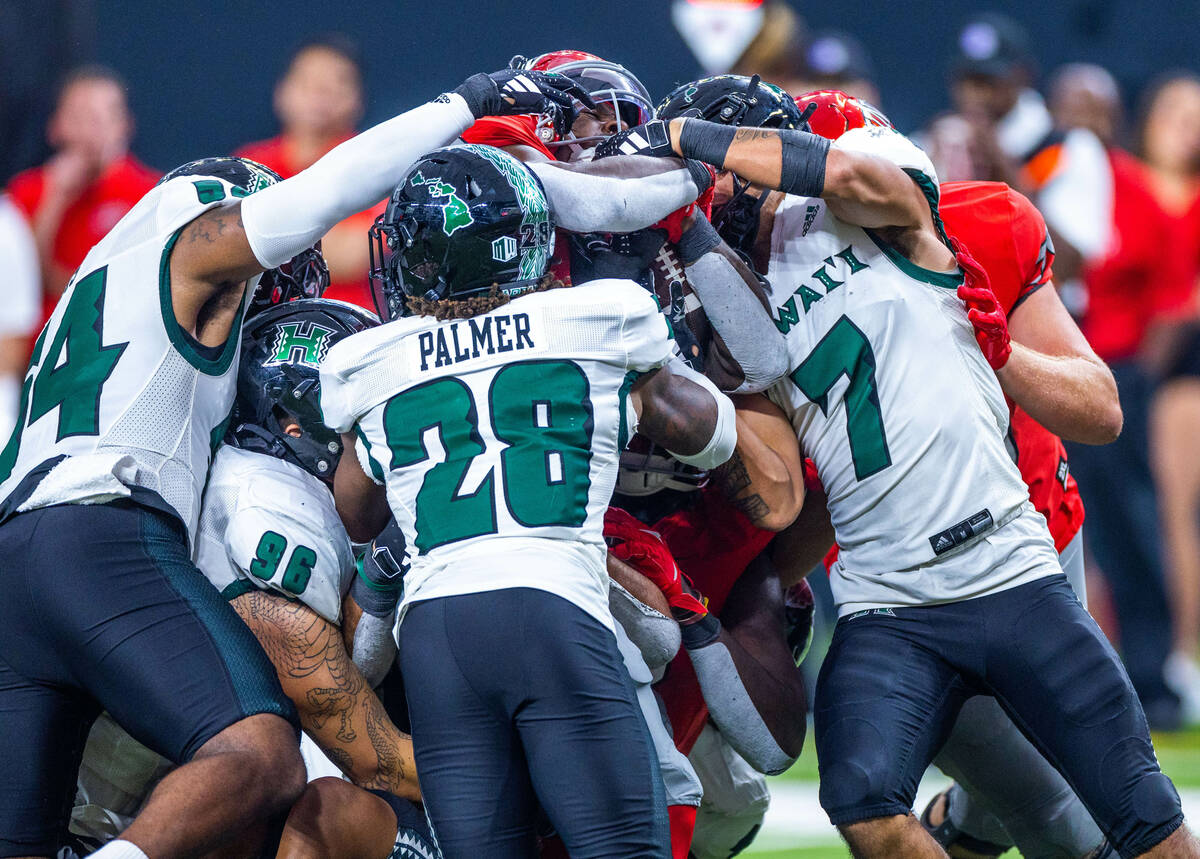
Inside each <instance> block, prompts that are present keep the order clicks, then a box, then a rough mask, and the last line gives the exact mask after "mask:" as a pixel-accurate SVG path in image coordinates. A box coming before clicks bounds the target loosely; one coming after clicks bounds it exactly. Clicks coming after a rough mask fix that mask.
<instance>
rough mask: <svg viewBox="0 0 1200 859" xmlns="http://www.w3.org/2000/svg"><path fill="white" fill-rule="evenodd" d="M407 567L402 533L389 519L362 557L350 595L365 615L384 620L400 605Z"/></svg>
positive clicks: (394, 522) (392, 520) (393, 520)
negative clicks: (383, 618)
mask: <svg viewBox="0 0 1200 859" xmlns="http://www.w3.org/2000/svg"><path fill="white" fill-rule="evenodd" d="M408 566H409V565H408V560H407V553H406V551H405V540H404V532H403V531H401V530H400V526H399V525H397V524H396V520H395V519H389V520H388V523H387V525H385V526H384V529H383V530H382V531H381V532H380V533H379V536H378V537H376V538H375V540H374V541H373V542H372V543H371V545H370V547H369V548H368V550H367V553H366V554H365V555H364V556H363V560H362V567H361V568H360V570H359V573H358V575H357V576H355V578H354V582H353V583H352V584H351V586H350V595H351V596H352V597H353V598H354V601H355V602H356V603H358V606H359V608H361V609H362V610H363V611H365V612H366V613H367V614H371V615H375V616H376V617H387V616H388V615H389V614H391V613H392V612H393V611H395V609H396V604H397V603H398V602H399V601H400V593H401V591H402V590H403V589H404V575H405V573H407V572H408Z"/></svg>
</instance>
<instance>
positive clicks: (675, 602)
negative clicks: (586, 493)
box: [604, 507, 720, 646]
mask: <svg viewBox="0 0 1200 859" xmlns="http://www.w3.org/2000/svg"><path fill="white" fill-rule="evenodd" d="M604 537H605V540H606V541H607V542H608V544H609V548H608V551H609V552H611V553H612V554H613V556H614V557H616V558H618V559H619V560H621V561H624V562H625V563H626V564H628V565H629V566H631V567H633V568H634V569H635V570H637V571H638V572H639V573H641V574H642V575H643V576H645V577H646V578H648V579H649V580H650V581H651V582H653V583H654V586H655V587H656V588H658V589H659V590H660V591H662V593H663V596H665V597H666V598H667V604H668V605H669V606H670V607H671V615H672V617H674V618H675V620H676V621H677V622H678V623H679V625H680V626H681V627H682V628H683V631H684V636H685V639H686V638H687V635H688V632H687V631H688V629H689V627H693V626H695V627H697V629H699V628H701V627H703V628H704V629H705V637H707V636H706V633H707V631H708V627H709V626H712V627H715V631H714V632H713V634H712V638H715V637H716V633H717V632H719V631H720V626H719V625H718V624H716V623H715V621H716V618H713V617H711V616H710V615H709V613H708V605H707V602H706V601H705V600H704V598H703V597H702V596H700V594H699V593H697V591H696V590H695V588H693V587H692V583H691V582H689V581H688V580H687V577H686V576H684V575H683V573H681V572H680V570H679V567H678V566H676V564H675V558H674V557H673V556H672V555H671V550H670V549H668V548H667V544H666V543H664V542H663V539H662V537H660V536H659V535H658V534H656V533H655V532H654V531H651V530H649V529H648V528H646V527H645V526H644V525H643V524H642V523H641V522H639V521H638V520H637V519H634V518H633V517H632V516H630V515H629V514H628V513H626V512H625V511H624V510H622V509H620V508H619V507H609V508H608V510H607V512H605V514H604ZM706 620H711V621H713V622H714V623H712V624H706V623H704V621H706ZM709 640H711V638H710V639H709ZM706 643H707V642H706ZM689 646H690V645H689Z"/></svg>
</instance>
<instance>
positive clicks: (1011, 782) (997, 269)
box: [773, 91, 1121, 857]
mask: <svg viewBox="0 0 1200 859" xmlns="http://www.w3.org/2000/svg"><path fill="white" fill-rule="evenodd" d="M796 101H797V105H798V106H799V107H801V108H802V109H805V110H808V111H809V123H810V127H811V128H812V130H813V131H814V132H816V133H818V134H821V135H822V136H824V137H828V138H830V139H836V138H837V137H839V136H840V135H841V134H842V133H844V132H845V131H848V130H850V129H851V128H861V127H863V126H868V125H885V126H890V122H888V120H887V118H886V117H884V116H883V115H882V114H881V113H879V112H878V111H877V110H875V109H874V108H872V107H871V106H870V105H867V104H865V103H863V102H861V101H860V100H858V99H855V98H853V97H851V96H847V95H845V94H844V93H841V92H837V91H820V92H814V93H808V94H806V95H803V96H800V97H798V98H797V100H796ZM940 192H941V193H940V199H939V201H938V212H939V214H940V216H941V218H942V221H943V224H944V227H945V230H946V233H947V234H948V235H949V236H950V237H951V238H952V239H953V240H955V242H956V243H957V244H958V246H959V250H960V253H959V256H960V265H963V266H964V268H966V267H970V266H973V265H976V264H977V265H978V266H979V267H981V268H982V269H983V270H984V271H986V272H987V279H986V281H985V282H986V283H987V284H988V286H987V288H977V289H974V290H972V289H971V288H970V287H965V288H964V289H963V290H962V291H960V296H962V297H963V298H964V300H965V301H966V302H967V304H968V306H969V308H971V309H970V311H969V316H970V318H971V321H972V323H973V324H974V325H975V328H976V335H977V339H979V341H980V345H981V347H982V348H983V351H984V354H985V355H987V356H988V358H989V361H990V363H991V364H992V366H993V368H995V369H996V372H997V376H998V378H999V380H1000V384H1001V387H1002V388H1003V390H1004V392H1005V394H1006V396H1007V397H1008V399H1009V404H1010V409H1011V414H1012V419H1011V425H1010V437H1011V440H1012V444H1013V450H1014V455H1015V457H1016V461H1017V465H1018V467H1019V469H1020V471H1021V476H1022V477H1023V478H1024V479H1025V482H1026V483H1027V484H1028V485H1029V492H1030V499H1031V501H1032V502H1033V504H1034V506H1035V507H1036V508H1037V510H1038V511H1039V512H1041V513H1042V515H1043V516H1045V517H1046V519H1047V522H1048V524H1049V527H1050V532H1051V535H1052V536H1053V537H1054V541H1055V547H1056V548H1057V549H1058V551H1059V554H1060V557H1061V558H1062V564H1063V569H1064V572H1066V574H1067V578H1068V580H1069V581H1070V582H1071V585H1072V587H1073V588H1074V589H1075V591H1076V593H1077V594H1078V595H1079V597H1080V599H1081V600H1083V601H1084V602H1085V604H1086V592H1085V590H1084V580H1083V551H1082V537H1081V534H1080V528H1081V527H1082V525H1083V503H1082V501H1081V500H1080V498H1079V491H1078V488H1077V486H1076V484H1075V481H1074V479H1073V478H1072V477H1071V476H1070V473H1069V470H1068V467H1067V457H1066V452H1065V450H1064V448H1063V445H1062V441H1061V440H1060V438H1059V436H1058V435H1055V433H1056V432H1057V433H1059V434H1061V435H1062V436H1065V437H1067V438H1070V439H1074V440H1078V441H1080V442H1084V443H1090V444H1106V443H1108V442H1109V441H1112V440H1113V439H1114V438H1115V437H1116V435H1117V434H1118V433H1119V432H1120V429H1121V410H1120V405H1119V403H1118V401H1117V396H1116V386H1115V383H1114V382H1113V379H1112V374H1111V373H1110V372H1109V370H1108V368H1107V366H1106V365H1105V364H1104V363H1103V361H1101V360H1100V359H1099V358H1098V357H1097V356H1096V354H1095V353H1094V352H1093V351H1092V349H1091V347H1090V346H1088V344H1087V341H1086V340H1085V339H1084V337H1083V334H1082V333H1081V332H1080V331H1079V329H1078V327H1077V326H1076V325H1075V323H1074V321H1073V320H1072V319H1071V317H1070V315H1069V314H1068V313H1067V311H1066V309H1065V308H1064V307H1063V305H1062V302H1061V301H1060V300H1059V298H1058V294H1057V292H1056V290H1055V289H1054V288H1053V283H1052V278H1053V273H1052V270H1051V267H1052V264H1053V261H1054V248H1053V245H1052V244H1051V241H1050V237H1049V233H1048V231H1047V229H1046V224H1045V221H1044V220H1043V219H1042V216H1041V214H1040V213H1039V212H1038V211H1037V209H1036V208H1035V207H1034V206H1033V204H1032V203H1030V202H1029V200H1028V199H1027V198H1025V197H1024V196H1023V195H1021V194H1020V193H1018V192H1017V191H1014V190H1013V189H1011V188H1009V187H1008V186H1007V185H1005V184H1003V183H999V182H950V183H946V184H944V185H941V186H940ZM964 251H965V254H964ZM1047 286H1049V287H1050V288H1048V289H1047V288H1045V287H1047ZM1039 421H1040V423H1039ZM814 497H815V500H816V501H817V502H818V503H810V504H809V505H806V512H807V513H808V515H807V516H805V517H803V519H802V520H801V521H800V522H798V523H797V525H796V526H795V527H794V529H793V530H792V531H791V533H788V534H785V535H784V537H783V538H782V539H781V540H779V541H777V543H776V545H775V546H774V547H773V556H774V558H775V559H776V560H777V562H779V563H780V564H781V565H784V564H786V566H787V572H788V573H790V578H795V577H799V576H803V575H805V572H806V570H807V569H808V568H809V562H811V560H812V559H813V554H812V547H814V546H816V545H828V542H827V541H828V539H829V538H830V537H831V536H832V530H829V531H826V532H825V534H824V535H823V537H822V538H819V539H816V540H814V539H813V537H814V535H815V534H816V533H818V531H817V530H815V529H813V528H812V523H813V521H814V520H815V519H816V514H817V513H819V512H821V511H820V507H821V505H820V504H819V501H820V498H819V496H818V495H817V493H812V494H811V495H810V498H814ZM805 546H807V547H809V548H808V549H807V550H806V549H805V548H804V547H805ZM835 552H836V546H835V547H834V550H831V552H830V553H829V558H827V563H828V562H829V560H830V559H831V558H832V557H835ZM785 559H788V560H785ZM786 578H789V576H787V575H785V579H786ZM935 763H936V764H937V765H938V766H939V767H941V768H942V769H943V770H944V771H946V772H947V773H948V774H950V775H951V776H952V777H954V778H955V779H956V781H957V783H956V784H955V785H954V786H953V787H952V788H950V789H949V790H947V791H945V792H943V793H942V794H939V795H938V797H936V798H935V799H934V800H933V802H931V803H930V806H929V808H927V809H926V812H925V814H924V816H923V821H924V822H925V823H926V824H927V826H928V827H929V828H930V830H931V831H932V832H933V834H934V836H935V837H936V838H937V839H938V841H939V842H940V843H941V844H942V846H943V847H945V848H946V849H947V850H948V851H949V852H950V854H951V855H952V856H998V855H1000V854H1001V853H1003V852H1004V851H1005V850H1007V849H1008V848H1009V847H1011V846H1013V844H1014V843H1015V844H1016V846H1017V847H1018V848H1020V849H1021V851H1022V852H1023V853H1024V854H1025V855H1037V856H1040V855H1068V856H1079V857H1100V856H1106V855H1112V854H1110V853H1108V852H1106V851H1109V850H1111V848H1109V847H1108V845H1107V842H1106V841H1105V840H1104V836H1103V834H1102V833H1101V832H1100V830H1099V829H1098V828H1097V826H1096V825H1095V822H1094V821H1093V820H1092V817H1091V815H1090V814H1089V813H1088V811H1087V809H1086V808H1084V806H1083V804H1082V803H1081V802H1080V800H1079V799H1078V797H1076V796H1075V794H1074V792H1073V791H1072V790H1071V788H1070V787H1069V786H1068V785H1067V783H1066V781H1065V780H1064V779H1063V778H1062V777H1061V776H1060V775H1059V774H1058V772H1057V771H1056V770H1054V769H1053V768H1052V767H1051V766H1050V765H1049V764H1048V763H1047V762H1046V760H1045V759H1044V758H1043V757H1042V756H1041V754H1040V753H1039V752H1038V751H1037V750H1036V749H1034V747H1033V746H1032V745H1030V744H1029V742H1028V741H1027V740H1025V739H1024V737H1022V736H1021V734H1020V733H1019V732H1018V731H1017V729H1016V727H1015V726H1014V725H1013V724H1012V723H1011V722H1010V721H1009V719H1008V717H1007V716H1005V715H1004V713H1003V711H1002V710H1001V709H1000V707H999V705H998V704H997V703H996V702H995V699H993V698H988V697H976V698H974V699H972V700H971V701H969V702H968V703H967V704H966V706H964V708H963V710H962V712H961V714H960V715H959V718H958V721H957V723H956V725H955V728H954V731H953V732H952V733H951V735H950V738H949V739H948V740H947V742H946V745H945V746H944V747H943V749H942V752H941V753H940V755H939V756H938V757H937V758H936V759H935Z"/></svg>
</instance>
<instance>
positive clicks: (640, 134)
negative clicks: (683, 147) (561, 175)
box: [595, 119, 677, 158]
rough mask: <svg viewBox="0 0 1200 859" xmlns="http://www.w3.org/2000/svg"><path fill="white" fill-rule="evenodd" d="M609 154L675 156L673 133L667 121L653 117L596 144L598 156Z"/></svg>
mask: <svg viewBox="0 0 1200 859" xmlns="http://www.w3.org/2000/svg"><path fill="white" fill-rule="evenodd" d="M609 155H650V156H653V157H655V158H675V157H677V156H676V154H675V150H674V149H672V148H671V134H670V132H669V131H668V128H667V123H665V122H663V121H662V120H661V119H653V120H651V121H650V122H647V123H646V124H644V125H635V126H634V127H633V128H629V129H626V130H625V131H620V132H618V133H616V134H614V135H613V136H612V137H610V138H608V139H607V140H602V141H600V143H599V144H598V145H597V146H596V156H595V157H596V158H605V157H607V156H609Z"/></svg>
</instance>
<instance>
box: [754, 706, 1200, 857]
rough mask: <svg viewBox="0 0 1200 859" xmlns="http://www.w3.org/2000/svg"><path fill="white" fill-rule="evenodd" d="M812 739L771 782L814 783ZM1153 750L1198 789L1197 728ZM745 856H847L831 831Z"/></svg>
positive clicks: (1182, 785)
mask: <svg viewBox="0 0 1200 859" xmlns="http://www.w3.org/2000/svg"><path fill="white" fill-rule="evenodd" d="M811 736H812V733H811V728H810V732H809V737H810V740H809V742H808V743H806V746H805V750H804V754H803V755H802V756H801V758H800V760H799V761H797V762H796V765H795V766H794V767H792V768H791V770H789V771H788V772H787V773H785V774H784V775H782V776H779V777H778V778H776V779H773V781H802V782H803V781H808V782H815V781H816V779H817V761H816V755H815V754H814V753H813V747H812V742H811ZM1154 748H1155V750H1156V751H1157V752H1158V759H1159V762H1160V763H1161V764H1162V768H1163V771H1164V772H1165V773H1166V774H1167V775H1169V776H1170V777H1171V778H1172V779H1173V780H1174V781H1175V785H1176V787H1178V788H1179V789H1180V790H1186V789H1189V788H1191V789H1200V728H1193V729H1191V730H1188V731H1180V732H1177V733H1171V734H1155V735H1154ZM764 840H765V839H764ZM776 844H777V842H776ZM745 855H747V856H751V855H752V856H754V857H755V859H845V857H847V856H849V853H848V851H847V850H846V849H845V847H844V846H842V845H841V844H840V842H839V841H838V840H837V837H836V836H835V835H833V830H832V829H831V830H830V838H829V842H828V844H827V845H823V846H805V847H797V848H795V849H791V850H779V849H774V847H771V848H768V847H766V846H763V847H762V848H760V849H757V850H756V849H755V846H754V845H752V846H751V847H750V849H749V850H748V851H747V852H746V854H745ZM1005 856H1006V859H1017V856H1018V854H1017V853H1015V852H1010V853H1007V854H1005Z"/></svg>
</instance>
